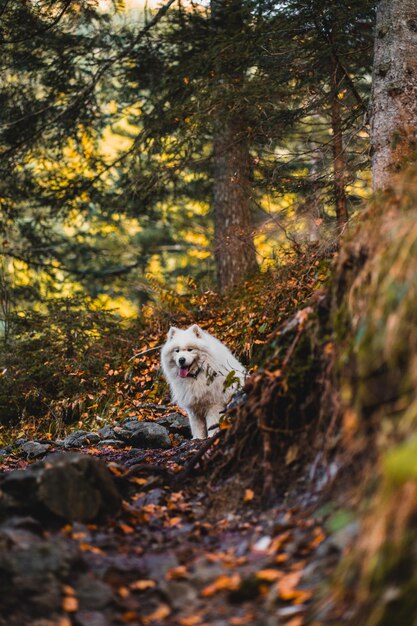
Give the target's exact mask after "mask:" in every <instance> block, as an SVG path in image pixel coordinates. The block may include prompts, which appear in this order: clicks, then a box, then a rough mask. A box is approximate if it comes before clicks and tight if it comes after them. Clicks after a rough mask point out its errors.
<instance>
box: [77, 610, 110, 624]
mask: <svg viewBox="0 0 417 626" xmlns="http://www.w3.org/2000/svg"><path fill="white" fill-rule="evenodd" d="M75 617H76V620H77V624H79V626H110V622H109V620H108V619H107V617H106V616H105V615H103V613H100V612H99V611H77V613H76V614H75Z"/></svg>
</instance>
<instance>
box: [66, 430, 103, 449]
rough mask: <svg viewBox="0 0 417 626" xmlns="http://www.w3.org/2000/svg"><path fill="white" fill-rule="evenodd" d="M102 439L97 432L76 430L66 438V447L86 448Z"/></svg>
mask: <svg viewBox="0 0 417 626" xmlns="http://www.w3.org/2000/svg"><path fill="white" fill-rule="evenodd" d="M99 441H100V437H99V435H97V433H91V432H88V431H86V430H75V431H74V432H73V433H70V434H69V435H68V437H65V439H64V448H84V447H86V446H90V445H94V444H95V443H98V442H99Z"/></svg>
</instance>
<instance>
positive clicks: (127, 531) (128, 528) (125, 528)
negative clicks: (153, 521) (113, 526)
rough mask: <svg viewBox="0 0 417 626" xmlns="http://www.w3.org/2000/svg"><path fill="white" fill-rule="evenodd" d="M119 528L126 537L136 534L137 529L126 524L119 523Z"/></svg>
mask: <svg viewBox="0 0 417 626" xmlns="http://www.w3.org/2000/svg"><path fill="white" fill-rule="evenodd" d="M118 526H119V528H120V530H122V531H123V532H124V534H125V535H131V534H132V533H134V532H135V529H134V528H132V526H129V524H125V523H124V522H119V524H118Z"/></svg>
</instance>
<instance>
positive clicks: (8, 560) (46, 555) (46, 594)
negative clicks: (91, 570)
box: [0, 530, 84, 624]
mask: <svg viewBox="0 0 417 626" xmlns="http://www.w3.org/2000/svg"><path fill="white" fill-rule="evenodd" d="M83 567H84V562H83V558H82V556H81V553H80V552H79V550H78V549H77V548H76V547H75V545H73V544H71V543H69V542H68V541H67V540H64V539H62V538H51V537H50V538H48V539H47V540H46V539H42V538H40V537H38V536H36V535H31V537H30V540H27V541H26V542H22V541H20V542H18V541H17V540H16V538H14V539H13V538H12V539H11V537H10V534H6V533H5V531H4V530H2V531H0V571H1V572H2V593H1V598H0V613H1V614H3V615H4V614H7V613H9V612H10V613H13V614H15V613H16V612H18V611H19V610H25V611H27V612H28V613H30V614H32V613H33V614H35V615H42V614H43V615H47V616H50V615H51V613H53V612H54V610H59V609H60V608H61V602H62V584H63V581H65V580H68V578H72V577H73V576H74V574H76V572H78V571H80V570H81V569H82V568H83ZM24 623H27V621H26V620H23V619H22V624H24Z"/></svg>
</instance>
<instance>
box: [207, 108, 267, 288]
mask: <svg viewBox="0 0 417 626" xmlns="http://www.w3.org/2000/svg"><path fill="white" fill-rule="evenodd" d="M240 126H241V125H240V123H239V120H237V119H233V117H228V118H226V119H225V120H224V122H223V123H222V124H221V126H220V127H219V128H218V130H217V133H216V136H215V138H214V189H213V204H214V216H215V258H216V267H217V280H218V284H219V287H220V290H221V291H227V290H228V289H231V288H233V287H235V286H236V285H238V284H239V283H240V282H241V281H242V279H243V278H244V277H245V276H248V275H249V274H251V273H253V272H254V271H256V270H257V267H258V265H257V261H256V251H255V246H254V242H253V232H252V219H251V195H252V189H251V184H250V178H251V176H250V174H251V168H250V155H249V147H248V143H247V140H246V137H245V134H244V132H243V131H242V129H241V127H240Z"/></svg>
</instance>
